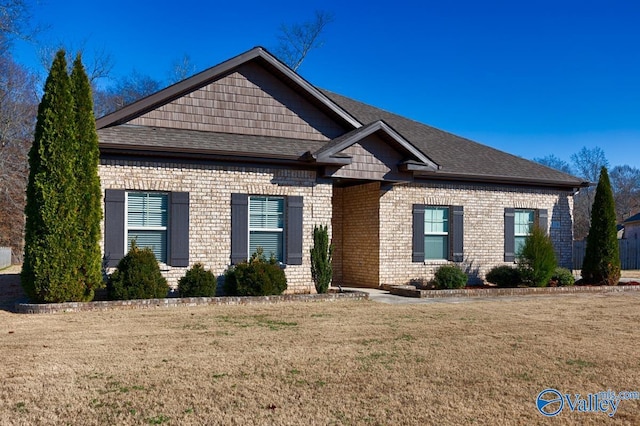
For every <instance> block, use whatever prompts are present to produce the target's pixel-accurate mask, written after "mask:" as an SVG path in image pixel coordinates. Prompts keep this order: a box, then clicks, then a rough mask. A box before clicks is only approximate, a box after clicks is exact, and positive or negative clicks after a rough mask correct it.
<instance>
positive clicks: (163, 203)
mask: <svg viewBox="0 0 640 426" xmlns="http://www.w3.org/2000/svg"><path fill="white" fill-rule="evenodd" d="M126 203H127V207H126V212H127V219H126V223H127V226H126V233H127V237H126V242H127V247H125V251H128V249H129V248H130V247H131V243H132V242H133V241H134V240H135V242H136V245H137V246H138V247H140V248H143V247H149V248H150V249H151V251H153V254H154V255H155V256H156V259H158V261H159V262H162V263H167V223H168V205H169V197H168V194H164V193H159V192H127V198H126Z"/></svg>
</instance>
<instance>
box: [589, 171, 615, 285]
mask: <svg viewBox="0 0 640 426" xmlns="http://www.w3.org/2000/svg"><path fill="white" fill-rule="evenodd" d="M617 234H618V232H617V229H616V211H615V203H614V201H613V192H612V190H611V183H610V182H609V174H608V173H607V168H606V167H602V169H601V170H600V178H599V179H598V186H597V187H596V195H595V200H594V202H593V207H592V209H591V226H590V228H589V235H588V236H587V248H586V252H585V256H584V261H583V263H582V278H583V279H584V281H585V282H587V283H591V284H606V285H616V284H618V281H619V280H620V248H619V246H618V236H617Z"/></svg>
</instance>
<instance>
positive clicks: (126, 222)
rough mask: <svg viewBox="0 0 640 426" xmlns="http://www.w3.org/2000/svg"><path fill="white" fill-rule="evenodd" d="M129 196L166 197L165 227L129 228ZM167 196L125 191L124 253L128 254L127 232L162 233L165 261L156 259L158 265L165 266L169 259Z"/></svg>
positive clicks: (163, 193) (166, 194)
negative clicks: (149, 195) (148, 195)
mask: <svg viewBox="0 0 640 426" xmlns="http://www.w3.org/2000/svg"><path fill="white" fill-rule="evenodd" d="M129 194H159V195H164V196H165V197H167V211H166V216H167V218H166V223H167V225H165V226H129ZM168 197H169V194H168V193H166V192H154V191H125V198H124V244H125V247H124V253H128V252H129V249H130V248H131V247H130V246H129V231H163V232H164V233H165V242H166V247H165V249H164V253H165V257H166V258H165V259H157V260H158V262H159V263H161V264H166V263H167V259H168V257H169V232H168V230H169V226H168V223H169V199H168Z"/></svg>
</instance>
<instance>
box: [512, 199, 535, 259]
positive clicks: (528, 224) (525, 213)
mask: <svg viewBox="0 0 640 426" xmlns="http://www.w3.org/2000/svg"><path fill="white" fill-rule="evenodd" d="M535 215H536V213H535V210H516V211H515V212H514V219H513V221H514V228H513V235H514V250H515V252H514V253H515V254H516V256H517V255H518V253H520V250H522V247H523V246H524V243H525V241H526V239H527V237H528V236H529V235H530V234H531V231H532V230H533V221H534V219H535Z"/></svg>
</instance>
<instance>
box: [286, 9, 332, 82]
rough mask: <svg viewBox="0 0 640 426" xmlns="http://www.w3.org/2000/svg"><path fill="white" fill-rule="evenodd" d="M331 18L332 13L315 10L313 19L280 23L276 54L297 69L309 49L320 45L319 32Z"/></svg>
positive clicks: (320, 32)
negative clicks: (295, 22) (293, 22)
mask: <svg viewBox="0 0 640 426" xmlns="http://www.w3.org/2000/svg"><path fill="white" fill-rule="evenodd" d="M333 20H334V16H333V13H330V12H324V11H316V13H315V19H314V20H313V21H308V22H304V23H302V24H292V25H285V24H282V25H281V26H280V34H279V35H278V39H279V41H280V44H279V45H278V47H277V49H276V55H277V56H278V57H279V58H280V59H281V60H282V61H283V62H284V63H285V64H287V65H288V66H289V67H290V68H291V69H293V70H294V71H297V70H298V68H299V67H300V65H302V62H303V61H304V60H305V58H306V57H307V55H308V54H309V51H310V50H312V49H317V48H320V47H322V45H323V42H322V40H320V34H322V32H323V31H324V29H325V28H326V26H327V25H329V24H330V23H331V22H333Z"/></svg>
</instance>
